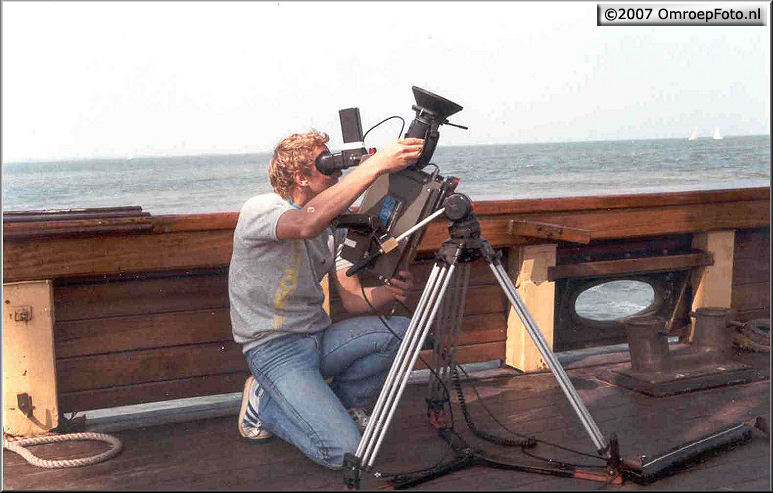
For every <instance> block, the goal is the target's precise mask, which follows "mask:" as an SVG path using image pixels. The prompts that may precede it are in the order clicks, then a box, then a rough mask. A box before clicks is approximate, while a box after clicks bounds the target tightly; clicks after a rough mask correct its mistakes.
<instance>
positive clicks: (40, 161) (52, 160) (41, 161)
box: [0, 133, 770, 166]
mask: <svg viewBox="0 0 773 493" xmlns="http://www.w3.org/2000/svg"><path fill="white" fill-rule="evenodd" d="M733 137H770V133H767V134H740V135H726V136H724V137H723V139H727V138H733ZM642 140H687V138H686V137H660V138H636V139H631V138H627V139H603V140H598V139H595V140H564V141H532V142H499V143H477V144H456V145H444V146H442V147H445V148H454V147H484V146H500V145H533V144H578V143H592V142H622V141H642ZM696 140H712V137H711V136H707V137H698V138H697V139H696ZM272 152H273V151H270V150H269V151H250V152H201V153H196V154H143V155H130V156H129V157H127V156H125V155H122V156H118V155H105V156H90V157H78V156H69V157H59V158H28V159H21V160H18V159H17V160H12V161H5V160H2V161H1V162H0V165H2V166H5V165H9V164H45V163H58V162H68V161H108V160H121V159H122V160H125V161H130V160H132V159H156V158H176V157H203V156H209V157H216V156H247V155H252V154H271V153H272Z"/></svg>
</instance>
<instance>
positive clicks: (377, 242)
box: [316, 86, 465, 281]
mask: <svg viewBox="0 0 773 493" xmlns="http://www.w3.org/2000/svg"><path fill="white" fill-rule="evenodd" d="M412 89H413V95H414V98H415V99H416V104H415V105H413V107H412V109H413V110H414V111H415V112H416V116H415V118H414V120H413V121H412V122H411V125H410V126H409V127H408V132H407V133H406V134H405V137H406V138H410V137H413V138H420V139H424V147H423V149H422V153H421V155H420V156H419V159H418V160H417V162H416V163H415V164H414V165H412V166H410V167H408V168H406V169H404V170H401V171H398V172H396V173H391V174H388V175H383V176H380V177H379V178H377V179H376V181H374V182H373V184H372V185H371V186H370V187H369V188H368V190H366V191H365V194H364V196H363V199H362V203H361V205H360V209H359V211H358V212H357V214H349V215H345V216H341V217H339V218H338V219H337V221H336V227H348V228H349V230H348V232H347V235H346V239H345V240H344V246H343V250H342V252H341V256H342V257H343V258H344V259H346V260H348V261H350V262H352V263H353V264H358V263H361V262H362V261H363V260H364V259H368V258H372V260H371V261H369V262H368V263H366V264H364V265H363V267H364V268H365V269H366V270H367V271H369V272H370V273H372V274H374V275H375V276H377V277H378V278H379V279H380V280H382V281H388V280H389V279H392V278H393V277H395V275H396V274H397V272H398V271H399V270H401V269H406V268H407V267H408V265H409V264H410V263H411V262H412V261H413V259H414V257H415V254H416V248H417V247H418V246H419V243H420V242H421V239H422V237H423V235H424V231H425V228H422V229H421V230H420V231H417V232H415V233H413V234H411V235H410V236H408V238H407V240H406V241H402V242H400V244H399V245H398V247H397V248H394V249H391V250H389V251H387V252H384V251H383V250H380V247H381V244H383V242H384V240H385V239H389V238H392V239H394V238H397V237H399V236H400V235H402V234H403V233H405V232H407V231H408V230H409V229H411V228H412V227H413V226H415V225H416V224H418V223H419V222H421V221H422V220H423V219H425V218H427V217H428V216H429V215H431V214H432V213H434V212H435V211H437V210H438V209H439V208H440V207H441V206H442V204H443V201H444V200H445V198H446V197H447V196H448V195H450V194H452V193H453V192H454V190H455V188H456V185H457V183H458V179H456V178H454V177H449V178H443V177H442V176H440V174H439V170H438V169H436V170H435V172H434V173H431V174H430V173H427V172H425V171H422V168H424V167H425V166H427V165H428V164H430V159H431V158H432V154H433V153H434V152H435V148H436V146H437V142H438V139H439V137H440V134H439V132H438V128H439V127H440V125H443V124H448V120H447V118H448V116H450V115H452V114H454V113H457V112H458V111H460V110H461V109H462V107H461V106H459V105H458V104H456V103H454V102H452V101H449V100H447V99H445V98H442V97H440V96H438V95H436V94H433V93H431V92H429V91H426V90H424V89H421V88H419V87H416V86H413V87H412ZM353 110H354V111H353ZM339 114H340V115H341V130H342V133H343V134H344V142H345V143H346V142H350V144H349V145H351V146H352V148H351V149H344V150H343V151H341V153H337V154H331V155H330V156H332V157H329V158H323V159H322V160H320V159H319V158H318V160H317V163H316V164H317V167H318V169H320V171H322V169H321V168H320V163H321V161H325V160H327V162H326V163H325V162H322V163H321V164H322V165H323V166H325V165H327V166H328V167H327V168H325V169H332V168H333V167H334V166H337V165H339V164H340V165H342V166H343V165H347V164H348V163H350V162H352V163H353V162H355V161H356V164H359V163H361V162H362V161H364V160H365V159H367V158H368V157H369V155H368V154H367V151H366V149H365V146H364V144H363V143H362V125H361V123H360V120H359V118H360V116H359V110H358V109H357V108H350V109H348V110H341V111H340V112H339ZM453 126H457V127H460V128H465V127H461V126H459V125H453ZM358 131H359V132H358ZM347 139H349V140H348V141H347ZM357 139H358V140H357ZM358 146H359V147H358ZM347 150H348V151H352V153H351V154H350V155H349V156H353V157H347V155H346V154H345V153H346V152H347ZM323 154H325V153H323ZM328 154H329V153H328ZM339 155H340V157H339V158H337V157H336V156H339ZM320 157H322V155H321V156H320ZM347 159H348V160H347ZM349 165H355V164H349ZM346 167H348V166H346ZM336 169H342V168H336ZM322 172H323V173H325V171H322ZM326 174H332V172H331V173H326ZM379 253H382V254H379ZM355 272H356V271H352V270H351V269H350V271H348V272H347V275H352V274H354V273H355Z"/></svg>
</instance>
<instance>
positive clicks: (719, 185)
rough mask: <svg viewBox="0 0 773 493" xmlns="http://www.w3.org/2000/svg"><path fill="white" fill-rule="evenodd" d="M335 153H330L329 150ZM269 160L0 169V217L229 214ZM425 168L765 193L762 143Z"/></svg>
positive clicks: (494, 181)
mask: <svg viewBox="0 0 773 493" xmlns="http://www.w3.org/2000/svg"><path fill="white" fill-rule="evenodd" d="M333 151H335V149H333ZM269 158H270V154H269V153H256V154H239V155H200V156H174V157H134V158H122V159H88V160H62V161H51V162H14V163H4V164H3V167H2V168H3V170H2V172H3V210H5V211H8V210H37V209H69V208H83V207H117V206H136V205H138V206H141V207H142V208H143V210H145V211H147V212H150V213H151V214H153V215H159V214H188V213H203V212H224V211H238V210H239V209H240V208H241V205H242V204H243V203H244V202H245V201H246V200H247V199H249V198H250V197H251V196H253V195H256V194H259V193H264V192H268V191H270V190H271V187H270V185H269V184H268V177H267V174H266V168H267V164H268V160H269ZM432 161H433V162H434V163H436V164H437V166H438V167H439V168H440V173H441V174H442V175H443V176H455V177H457V178H459V179H460V184H459V187H458V188H457V191H459V192H462V193H465V194H467V195H468V196H469V197H470V198H472V199H473V200H487V199H514V198H545V197H570V196H582V195H600V194H623V193H640V192H660V191H676V190H701V189H726V188H738V187H756V186H766V185H769V184H770V137H769V136H744V137H726V138H724V139H722V140H712V139H698V140H693V141H688V140H687V139H661V140H633V141H622V140H621V141H603V142H572V143H542V144H500V145H476V146H443V145H442V143H441V145H440V146H439V147H438V149H437V150H436V151H435V153H434V155H433V159H432Z"/></svg>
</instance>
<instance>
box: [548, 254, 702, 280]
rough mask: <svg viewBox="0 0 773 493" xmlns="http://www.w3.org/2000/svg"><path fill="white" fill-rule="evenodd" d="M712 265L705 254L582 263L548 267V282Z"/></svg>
mask: <svg viewBox="0 0 773 493" xmlns="http://www.w3.org/2000/svg"><path fill="white" fill-rule="evenodd" d="M712 263H713V259H712V256H711V254H710V253H707V252H696V253H687V254H683V255H666V256H662V257H642V258H628V259H620V260H604V261H599V262H583V263H578V264H566V265H557V266H555V267H550V268H549V269H548V280H550V281H555V280H556V279H566V278H570V277H601V276H610V275H615V274H633V273H636V272H658V271H670V270H685V269H691V268H693V267H700V266H706V265H712Z"/></svg>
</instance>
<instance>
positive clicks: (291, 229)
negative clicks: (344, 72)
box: [276, 139, 424, 240]
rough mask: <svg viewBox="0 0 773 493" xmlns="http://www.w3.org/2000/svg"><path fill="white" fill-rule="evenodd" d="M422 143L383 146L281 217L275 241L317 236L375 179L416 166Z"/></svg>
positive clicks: (418, 141)
mask: <svg viewBox="0 0 773 493" xmlns="http://www.w3.org/2000/svg"><path fill="white" fill-rule="evenodd" d="M423 142H424V141H423V140H422V139H401V140H398V141H397V142H393V143H391V144H389V145H387V146H385V147H384V148H383V149H382V150H381V151H379V152H377V153H376V154H374V155H373V156H372V157H371V158H370V159H367V160H366V161H365V162H364V163H362V164H361V165H359V166H357V167H356V168H354V170H352V171H351V172H350V173H348V174H347V175H346V176H345V177H343V178H342V179H341V181H339V182H338V183H336V184H335V185H333V186H332V187H330V188H328V189H326V190H323V191H322V192H321V193H320V194H319V195H317V196H316V197H314V198H313V199H311V200H310V201H309V202H308V203H306V204H304V206H303V207H302V208H301V209H299V210H291V211H287V212H285V213H284V214H282V216H281V217H280V218H279V222H278V223H277V227H276V235H277V238H279V239H280V240H283V239H289V238H313V237H315V236H317V235H318V234H320V233H321V232H322V231H323V230H324V229H325V228H326V227H327V226H328V225H330V223H331V222H332V221H333V219H334V218H335V217H336V216H338V215H339V214H341V213H343V212H344V211H345V210H346V209H347V208H348V207H349V206H350V205H352V203H354V201H355V200H357V197H359V196H360V195H362V193H363V192H365V190H366V189H367V188H368V187H369V186H370V185H371V184H372V183H373V182H374V181H375V180H376V178H378V177H379V176H381V175H383V174H387V173H393V172H395V171H400V170H401V169H404V168H406V167H408V166H410V165H411V164H413V163H415V162H416V160H417V159H418V158H419V156H420V155H421V148H422V144H423Z"/></svg>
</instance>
